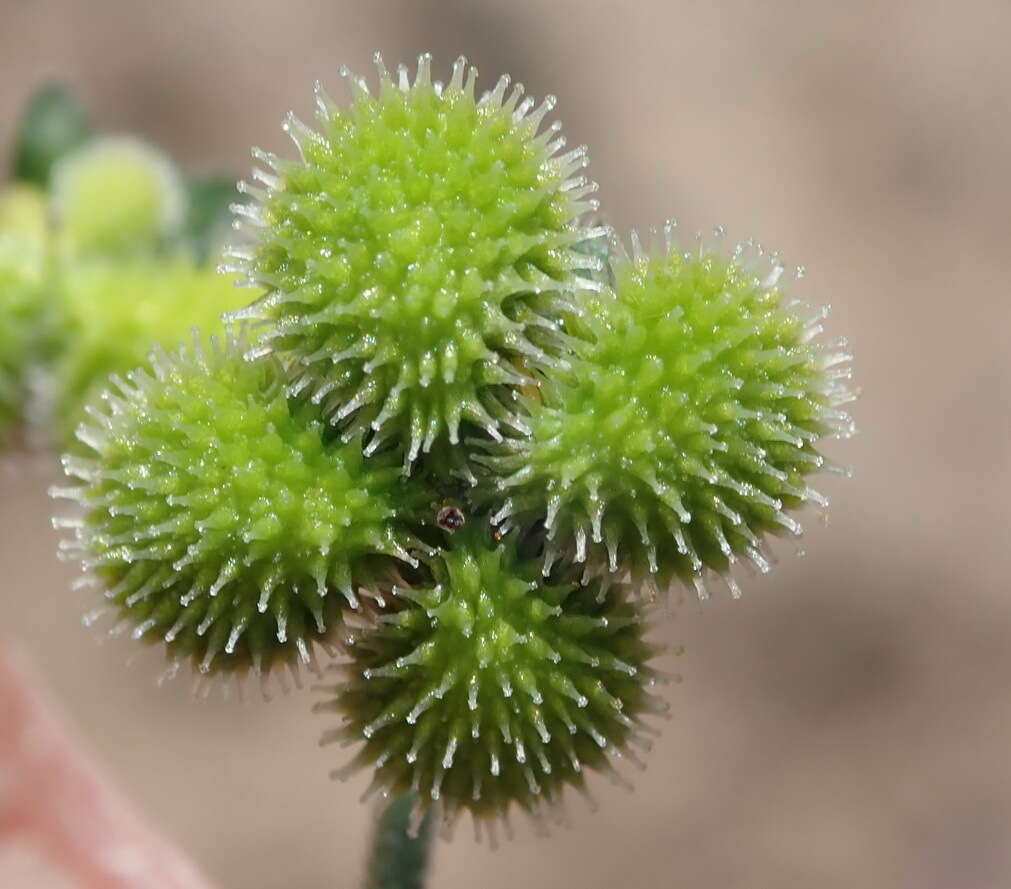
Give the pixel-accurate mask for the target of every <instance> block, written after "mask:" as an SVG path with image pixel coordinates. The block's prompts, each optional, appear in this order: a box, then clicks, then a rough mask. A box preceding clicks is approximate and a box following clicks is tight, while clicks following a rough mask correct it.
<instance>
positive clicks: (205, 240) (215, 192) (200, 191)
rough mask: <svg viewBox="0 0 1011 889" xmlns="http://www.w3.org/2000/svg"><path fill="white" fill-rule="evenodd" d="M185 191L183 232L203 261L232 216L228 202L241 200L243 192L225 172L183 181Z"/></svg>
mask: <svg viewBox="0 0 1011 889" xmlns="http://www.w3.org/2000/svg"><path fill="white" fill-rule="evenodd" d="M186 192H187V195H188V197H189V209H188V211H187V215H186V223H185V226H184V236H185V238H186V240H187V241H188V242H189V244H190V245H191V247H192V248H193V252H194V254H195V255H196V258H197V261H198V262H205V261H206V260H207V258H208V256H209V255H210V254H211V252H212V251H214V250H215V249H216V248H218V247H220V246H221V244H222V243H223V241H224V235H225V232H226V231H227V229H228V226H229V225H230V224H231V219H232V214H231V211H230V210H229V209H228V208H229V206H230V205H231V204H233V203H235V202H236V201H239V200H241V197H242V196H241V195H239V194H238V193H237V192H236V190H235V180H234V179H229V178H227V177H225V176H211V177H207V178H203V179H192V180H190V182H189V183H187V185H186Z"/></svg>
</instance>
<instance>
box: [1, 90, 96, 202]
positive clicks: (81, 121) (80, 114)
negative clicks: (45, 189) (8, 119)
mask: <svg viewBox="0 0 1011 889" xmlns="http://www.w3.org/2000/svg"><path fill="white" fill-rule="evenodd" d="M89 138H91V126H90V124H89V123H88V119H87V116H86V115H85V113H84V111H83V109H82V108H81V106H80V105H79V104H78V103H77V101H76V100H75V99H74V97H73V96H72V95H71V94H70V91H69V90H67V89H66V88H65V87H62V86H60V85H58V84H49V85H48V86H44V87H42V88H40V89H39V90H37V91H36V92H35V95H33V96H32V98H31V99H30V100H29V102H28V105H27V106H26V108H25V110H24V111H23V112H22V115H21V120H20V122H19V124H18V127H17V130H16V132H15V135H14V150H13V152H12V163H11V176H12V177H13V178H14V179H20V180H23V181H25V182H34V183H37V184H38V185H42V186H45V185H46V184H47V183H48V181H49V174H50V172H51V171H52V168H53V165H54V164H55V163H56V162H57V161H58V160H59V159H60V158H61V157H63V156H64V155H66V154H69V153H70V152H71V151H73V150H74V149H75V148H78V147H80V146H81V145H83V144H84V143H85V142H87V141H88V139H89Z"/></svg>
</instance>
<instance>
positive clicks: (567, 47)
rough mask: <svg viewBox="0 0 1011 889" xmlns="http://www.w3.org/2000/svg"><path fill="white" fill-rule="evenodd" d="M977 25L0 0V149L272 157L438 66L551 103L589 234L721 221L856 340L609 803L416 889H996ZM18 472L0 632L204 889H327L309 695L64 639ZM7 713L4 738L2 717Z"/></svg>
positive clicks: (0, 540) (927, 6) (991, 404)
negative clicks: (425, 61) (17, 141)
mask: <svg viewBox="0 0 1011 889" xmlns="http://www.w3.org/2000/svg"><path fill="white" fill-rule="evenodd" d="M1009 39H1011V4H1008V3H1007V2H1006V0H962V2H959V3H955V2H952V0H923V2H914V0H852V2H848V3H821V2H811V0H796V2H792V0H771V2H762V3H748V2H743V0H739V2H712V3H706V2H663V0H655V2H645V3H636V2H629V3H623V4H618V3H614V4H609V3H595V2H586V0H583V2H570V0H566V2H554V0H552V2H548V0H513V2H508V3H505V2H492V0H469V2H468V0H443V2H434V3H425V2H417V0H373V2H370V3H346V2H338V0H330V2H311V0H287V2H284V3H266V2H260V0H229V2H211V0H175V2H172V3H154V2H145V0H135V2H122V3H116V2H112V0H62V2H36V0H0V144H3V145H6V144H7V143H8V141H9V137H10V133H11V122H12V119H13V118H14V116H15V115H16V114H17V112H18V109H19V108H20V107H21V104H22V102H23V101H24V99H25V97H26V96H27V95H28V94H29V92H30V91H31V90H32V89H33V88H34V87H35V86H37V85H38V84H39V83H41V82H42V81H44V80H46V79H48V78H53V77H55V78H60V79H63V80H65V81H67V82H69V83H71V84H72V85H73V86H74V87H75V88H76V89H77V90H78V92H79V93H80V95H81V97H82V98H83V100H84V102H85V103H86V104H87V106H88V107H89V109H90V110H91V111H92V112H93V114H94V116H95V118H96V120H97V121H98V123H99V125H100V126H101V128H103V129H105V130H129V131H136V132H139V133H142V134H144V135H146V136H148V137H150V138H151V139H152V140H155V141H156V142H158V143H160V144H162V145H164V146H166V147H167V148H168V149H169V150H170V151H171V152H172V153H173V154H174V155H175V156H176V157H177V158H178V159H179V160H180V161H181V162H182V163H184V164H185V165H187V166H188V167H190V168H193V169H208V170H210V169H213V170H235V171H238V172H239V173H242V174H244V173H245V171H246V169H247V167H248V166H249V161H248V150H249V146H250V145H252V144H259V145H262V146H264V147H266V148H275V149H284V150H287V148H286V146H285V145H284V142H283V140H282V137H281V133H280V131H279V123H280V120H281V116H282V114H283V112H285V111H286V110H287V109H289V108H294V109H296V111H299V112H300V113H302V114H303V116H308V115H309V113H310V107H311V92H310V87H311V84H312V81H313V79H315V78H317V77H319V78H322V79H324V80H325V81H326V82H327V83H328V84H330V86H331V92H333V93H335V94H338V93H341V94H342V90H343V87H342V85H341V84H340V83H339V78H338V76H337V69H338V66H339V65H340V64H341V63H347V64H349V65H350V66H352V67H353V68H356V69H357V70H359V71H363V72H366V73H368V71H369V70H370V62H369V60H370V58H371V55H372V52H373V51H374V50H375V49H377V48H378V49H381V50H382V51H383V52H384V54H385V56H386V59H387V61H388V63H396V62H397V61H399V60H406V61H411V60H413V58H414V57H415V56H416V54H417V53H418V52H419V51H421V50H431V51H432V52H433V53H435V56H436V64H437V66H438V67H439V68H441V70H442V71H444V72H448V69H449V66H450V64H451V62H452V60H453V58H454V57H455V56H456V55H458V54H459V53H466V54H467V55H468V56H469V57H470V58H471V59H472V60H473V61H475V62H476V64H477V65H478V66H479V68H480V70H481V75H482V77H481V79H482V82H484V83H485V84H490V83H492V82H493V80H494V79H495V78H496V77H497V76H498V75H499V74H500V73H502V72H503V71H509V72H510V73H512V74H513V75H514V76H515V77H516V78H518V79H520V80H522V81H524V82H525V83H526V84H527V86H528V88H529V89H530V91H531V92H533V93H534V94H536V95H543V94H544V93H546V92H553V93H555V94H557V95H558V97H559V99H560V102H559V108H558V116H559V117H560V118H561V119H562V120H563V121H564V123H565V125H566V130H567V133H568V135H569V139H570V142H571V144H574V145H575V144H578V143H580V142H584V141H585V142H588V143H589V144H590V146H591V150H592V165H591V171H592V174H593V176H594V178H596V179H597V180H598V181H599V182H600V184H601V193H600V197H601V199H602V201H603V203H604V207H605V208H606V209H607V211H608V214H609V219H610V221H612V222H613V223H614V224H615V225H617V226H618V227H619V228H621V229H625V228H626V227H628V226H630V225H639V226H648V225H650V224H655V223H660V222H662V221H663V219H664V218H665V217H667V216H670V215H675V216H677V217H679V218H680V219H681V220H682V221H683V224H684V225H686V226H687V227H690V228H696V227H698V228H705V229H709V228H711V227H712V226H713V225H714V224H718V223H722V224H724V225H726V226H727V227H728V229H729V231H730V232H731V233H732V234H736V235H739V236H742V237H743V236H748V235H755V236H757V237H758V238H759V239H760V240H762V241H763V243H767V244H769V245H773V246H775V247H777V248H778V249H780V250H781V251H782V253H783V254H784V256H785V258H786V260H787V261H788V262H792V263H802V264H804V265H805V266H806V267H807V270H808V277H807V278H806V279H805V281H804V282H803V289H804V292H805V293H806V294H808V295H809V296H811V297H812V298H815V299H817V300H821V301H825V302H829V303H831V304H832V305H833V307H834V311H833V315H832V318H831V321H830V330H831V332H833V333H845V334H846V335H848V336H849V337H850V339H851V342H852V344H853V347H854V350H855V351H856V354H857V364H856V367H857V372H858V380H859V383H860V384H861V385H862V387H863V389H864V392H865V396H864V398H863V399H862V401H861V402H860V403H859V404H858V405H857V406H856V414H857V418H858V422H859V425H860V427H861V430H862V434H861V435H860V437H858V438H857V439H856V440H854V441H853V442H850V443H839V444H838V445H835V446H833V448H832V452H833V454H835V455H836V456H837V457H839V458H840V459H842V460H844V461H846V462H848V463H850V464H852V465H853V466H854V467H855V468H856V472H857V475H856V477H855V478H854V479H853V480H852V481H851V482H844V481H841V480H836V479H829V480H827V481H826V482H825V484H824V486H823V487H824V489H825V490H826V492H827V493H828V494H829V495H830V496H831V497H832V499H833V501H834V502H833V509H832V520H831V524H830V525H829V526H828V527H827V528H826V527H822V526H820V525H819V524H818V523H816V522H814V521H811V522H809V533H808V535H807V538H806V549H807V552H808V555H807V556H806V558H804V559H800V560H798V559H795V558H793V556H792V555H790V554H789V551H784V553H783V556H784V557H783V560H782V562H781V564H780V565H779V567H778V569H777V570H776V571H775V572H774V574H773V575H772V576H771V577H770V578H766V579H761V580H751V581H749V582H748V583H747V585H746V592H745V597H744V599H743V600H742V601H740V602H730V601H728V599H727V597H726V596H723V595H721V596H718V597H717V598H716V600H715V601H713V602H712V603H710V604H708V605H706V606H705V607H704V608H701V607H698V606H697V605H692V606H690V607H684V608H682V609H680V610H679V611H678V612H677V614H676V619H675V620H674V621H673V622H672V623H671V624H670V625H668V626H667V627H666V628H665V629H664V631H663V635H664V636H665V637H666V638H668V639H669V640H670V641H671V642H672V643H675V644H684V646H685V647H686V653H685V655H684V656H683V657H681V658H680V659H679V660H678V661H677V663H676V665H675V666H674V669H676V670H678V671H680V672H681V673H682V674H683V675H684V682H683V683H681V684H679V685H674V686H671V687H670V688H669V689H668V690H667V692H666V693H667V695H668V697H669V699H670V702H671V705H672V708H673V713H674V718H673V720H672V721H671V722H670V723H669V724H668V725H667V726H666V727H665V732H664V735H663V738H662V740H661V741H659V743H657V745H656V747H655V749H654V751H653V752H652V754H651V756H650V757H649V769H648V771H647V772H646V773H645V774H644V775H641V776H638V777H637V785H638V789H637V790H636V792H635V793H633V794H627V793H626V792H624V791H622V790H620V789H618V788H615V787H612V786H611V785H609V784H608V783H607V782H606V781H605V780H600V781H598V782H596V784H595V785H594V786H595V790H596V794H597V796H598V797H599V800H600V803H601V811H600V812H599V813H598V814H591V813H590V812H589V811H588V810H587V808H586V807H585V806H584V805H583V804H582V803H581V802H580V801H579V800H573V805H572V807H571V808H572V816H573V822H574V826H573V829H572V830H570V831H563V832H561V833H559V834H557V835H556V836H555V837H554V838H553V839H551V840H547V841H546V840H542V839H538V838H536V837H534V836H533V833H532V831H531V830H530V829H529V828H528V827H526V826H521V828H520V829H519V836H518V838H517V840H516V841H514V842H513V843H511V844H507V845H505V846H504V847H503V848H501V849H500V850H499V851H497V852H491V851H489V849H488V848H487V846H476V845H475V844H474V843H473V842H472V840H471V837H470V834H469V830H468V829H463V830H461V831H459V833H458V836H457V837H456V839H455V840H454V841H453V842H452V843H449V844H445V843H443V844H440V845H439V846H438V848H437V850H436V858H435V864H434V871H433V874H432V881H431V885H432V886H433V887H436V889H457V887H488V889H500V887H501V889H506V887H508V889H516V887H523V889H567V887H579V889H614V887H621V889H666V887H682V886H684V887H688V886H691V887H702V889H736V887H741V889H764V887H770V889H812V887H817V889H837V887H838V889H853V887H903V889H905V887H909V889H947V887H956V889H984V887H1006V886H1008V885H1011V694H1009V687H1011V645H1009V640H1011V589H1009V568H1011V556H1009V546H1008V542H1009V541H1008V537H1009V535H1008V514H1007V507H1008V502H1009V499H1011V464H1009V453H1011V449H1009V445H1011V440H1009V439H1011V423H1009V398H1008V387H1009V383H1011V358H1009V355H1008V339H1009V332H1011V325H1009V322H1011V308H1009V282H1011V275H1009V272H1008V258H1009V247H1008V244H1009V236H1011V224H1009V219H1011V173H1009V169H1011V117H1009V109H1011V53H1009V52H1008V51H1007V46H1008V43H1009ZM52 466H53V461H52V459H51V458H42V459H38V458H36V459H34V460H31V459H28V458H24V457H20V458H8V459H7V460H6V462H5V463H4V464H3V465H2V469H0V628H2V632H3V633H4V634H5V635H8V636H12V637H14V638H16V639H17V640H18V641H19V642H20V643H21V644H22V647H23V649H24V650H25V651H26V652H27V654H28V655H29V657H30V658H31V659H32V661H33V662H34V665H35V667H36V669H37V671H38V672H40V673H41V674H42V675H43V676H44V677H45V679H46V680H47V681H48V682H49V683H50V685H51V688H52V689H53V690H54V692H55V694H56V695H57V696H58V697H59V699H60V700H61V701H62V702H63V704H64V705H65V707H66V709H67V710H68V711H69V713H70V714H71V715H72V717H73V719H74V720H76V722H77V723H78V724H79V726H80V728H81V732H82V734H83V735H84V737H85V738H86V740H87V742H88V744H89V745H90V746H91V748H92V749H93V750H95V751H97V752H98V753H99V754H100V755H101V756H102V757H103V758H104V760H105V761H106V763H107V764H108V765H109V768H110V769H111V771H112V772H114V773H115V775H116V776H117V777H118V779H119V780H120V782H121V783H122V785H123V786H125V787H126V788H127V789H128V791H129V793H130V794H131V795H132V797H133V798H134V799H135V800H136V801H137V802H138V803H139V804H141V805H142V806H143V807H144V808H145V809H146V810H147V811H148V812H149V813H150V814H151V816H152V817H153V818H154V819H155V820H156V822H157V823H159V824H160V825H161V826H162V827H163V828H164V830H165V831H166V832H167V833H168V834H169V835H171V836H172V837H174V838H175V839H176V840H177V841H178V842H179V844H180V845H181V846H183V847H184V848H185V849H186V850H187V851H188V852H189V853H190V854H191V855H192V856H193V857H194V858H195V859H196V860H197V861H198V862H199V864H200V865H201V866H202V867H203V868H204V869H205V870H206V871H207V872H208V873H209V874H210V875H211V876H213V877H214V878H215V879H216V880H217V881H219V882H220V885H221V886H222V887H223V889H323V887H345V886H355V885H357V882H358V880H359V875H360V858H361V850H362V845H363V842H364V841H365V837H366V835H367V830H368V827H369V819H370V817H371V811H370V809H369V808H368V807H362V806H359V805H358V803H357V797H358V795H359V793H360V792H361V790H362V789H363V787H364V784H365V782H364V780H363V779H359V780H355V781H352V782H350V783H349V784H347V785H339V784H331V783H330V782H328V781H327V780H325V778H324V776H325V774H326V772H327V771H328V769H329V768H330V767H331V766H332V765H335V764H337V763H338V762H339V760H338V759H337V758H335V757H339V755H340V754H339V752H335V751H332V750H328V751H319V750H318V749H317V748H316V745H315V741H316V736H317V733H318V731H319V729H320V727H321V726H320V724H319V723H318V721H317V718H316V717H312V716H310V715H309V714H308V712H307V711H308V708H309V705H310V703H311V699H312V696H311V695H306V694H300V695H292V696H290V697H288V698H287V699H284V700H279V701H275V702H273V703H271V704H269V705H267V704H261V703H258V702H257V703H252V704H246V705H244V706H242V705H239V704H237V703H235V702H232V703H226V704H222V703H220V702H212V703H209V704H206V705H197V704H194V703H192V702H191V700H190V698H189V692H188V687H187V685H186V683H177V684H175V685H172V686H170V687H168V688H165V689H161V690H156V689H155V688H154V687H153V685H152V678H153V677H154V675H155V674H156V672H157V671H158V665H157V662H156V659H154V658H151V657H146V658H141V659H140V660H139V661H138V662H136V663H135V664H134V665H133V667H132V668H131V669H125V668H124V667H123V662H124V660H125V658H126V657H127V656H128V654H129V651H130V649H129V646H128V645H127V644H126V643H125V642H112V643H109V644H107V645H104V646H101V647H99V646H97V645H96V643H95V638H94V635H93V634H92V633H89V632H86V631H84V630H83V629H82V628H81V626H80V624H79V614H80V612H81V611H82V610H84V607H85V603H84V602H83V601H80V600H78V599H75V595H74V594H71V593H70V592H69V591H68V582H69V580H70V578H71V576H72V569H71V568H69V567H67V566H63V565H60V564H59V563H57V561H56V560H55V558H54V555H53V551H54V541H55V535H54V533H53V532H51V531H50V530H49V529H48V514H49V510H50V506H49V504H48V503H47V500H46V498H45V495H44V491H45V489H46V487H47V485H48V484H50V483H52V481H53V480H54V477H55V476H54V472H53V468H52ZM2 718H3V716H2V714H0V719H2Z"/></svg>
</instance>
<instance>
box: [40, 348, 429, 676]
mask: <svg viewBox="0 0 1011 889" xmlns="http://www.w3.org/2000/svg"><path fill="white" fill-rule="evenodd" d="M210 342H211V348H210V350H209V351H206V350H205V349H204V348H202V346H201V345H200V342H199V340H198V339H197V337H196V335H194V342H193V346H192V347H190V348H187V347H181V348H180V349H179V350H178V352H176V353H174V354H166V353H165V352H163V351H162V350H160V349H155V350H154V351H152V353H151V358H150V361H151V369H150V371H148V370H143V369H142V370H136V371H133V372H131V373H130V374H128V378H127V380H123V379H121V378H119V377H116V376H114V377H112V386H111V388H110V389H109V390H107V391H106V392H105V393H104V404H103V405H101V406H99V405H95V404H93V405H90V406H89V409H88V413H89V415H90V419H89V420H88V421H87V422H85V423H83V424H82V425H81V427H80V429H79V431H78V437H79V438H80V440H81V441H82V442H83V443H84V444H85V445H87V446H88V448H90V450H91V454H90V456H88V457H76V456H67V457H64V460H63V465H64V468H65V471H66V472H67V474H68V475H69V476H70V477H72V478H76V479H79V480H80V484H79V485H77V486H75V487H70V488H66V489H55V490H54V492H53V493H54V495H55V496H65V497H69V498H72V499H73V500H75V501H77V502H79V503H80V505H81V506H82V507H83V515H82V516H80V517H76V518H71V519H69V520H67V521H64V522H58V524H59V525H61V526H67V527H71V528H74V529H75V537H74V539H72V540H70V541H67V543H66V544H65V545H66V547H67V549H68V550H69V551H70V552H71V553H74V554H76V555H77V556H78V557H79V558H81V559H82V562H83V566H84V569H85V571H86V572H88V574H89V577H90V584H91V585H95V584H97V585H100V586H101V587H103V588H104V589H105V596H106V598H107V599H108V600H110V602H111V603H112V604H113V605H114V606H115V609H116V610H117V611H118V612H119V614H120V616H121V618H122V622H121V625H122V626H123V627H124V628H131V629H132V633H133V636H134V637H135V638H138V639H140V638H142V637H143V638H148V639H155V638H157V639H161V640H163V641H164V642H165V643H166V644H167V646H168V651H169V654H170V657H171V658H172V659H173V660H174V661H176V662H180V661H182V660H184V659H187V658H191V659H192V660H193V662H194V663H195V664H196V665H197V666H198V667H199V669H200V670H201V671H203V672H208V671H210V670H211V669H212V667H213V668H214V669H216V670H217V669H239V670H240V671H244V669H245V668H246V667H247V666H248V665H249V664H252V666H253V668H254V669H255V671H256V672H257V673H260V674H261V675H262V674H264V673H265V672H266V671H268V670H269V669H270V668H271V666H272V665H273V664H274V663H275V662H281V663H287V664H288V665H297V663H298V662H299V661H301V662H302V663H307V664H309V663H311V662H312V647H313V643H314V642H317V641H323V642H325V641H326V640H327V639H328V638H330V637H331V636H332V634H333V632H334V630H335V627H336V625H338V624H339V622H340V612H341V601H342V599H346V600H347V602H348V604H349V605H350V606H351V607H353V608H354V607H357V599H356V596H355V586H356V584H357V583H358V582H359V581H360V580H367V581H368V582H369V583H371V582H372V580H373V572H374V571H382V570H383V565H384V564H385V560H390V561H392V560H393V559H400V560H404V561H408V562H413V561H414V560H413V558H412V557H411V556H409V555H408V553H407V551H406V550H405V546H406V545H408V543H409V542H410V537H409V536H404V535H402V534H401V533H400V532H399V530H398V526H397V522H396V520H395V515H394V514H395V510H396V508H397V506H398V504H399V502H400V501H401V500H402V499H403V498H404V497H405V493H404V490H403V487H404V482H405V479H404V478H403V475H402V473H401V472H400V466H399V461H398V460H396V459H395V458H394V460H393V462H392V464H391V461H390V459H386V458H381V457H376V458H373V459H372V460H369V461H366V459H365V458H364V456H363V455H362V453H361V445H360V442H350V443H346V444H342V443H337V444H336V445H328V444H327V443H326V442H325V440H324V431H325V428H326V427H325V425H324V424H323V423H321V422H320V421H317V420H315V419H314V414H312V413H309V412H307V411H306V409H305V408H297V409H296V410H295V411H294V412H293V411H292V409H291V407H290V405H289V402H288V400H287V398H286V397H285V394H284V388H283V381H282V380H281V377H280V374H279V371H278V370H277V367H276V365H275V364H274V362H272V361H261V362H256V363H249V362H246V361H244V360H243V358H242V354H241V352H242V350H243V349H244V348H245V346H246V344H245V343H244V342H240V341H236V340H234V339H233V338H232V337H231V335H229V337H228V339H227V341H226V343H225V344H224V345H219V343H218V342H217V341H216V340H215V339H214V338H211V341H210ZM408 493H409V492H408ZM86 583H88V582H86Z"/></svg>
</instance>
